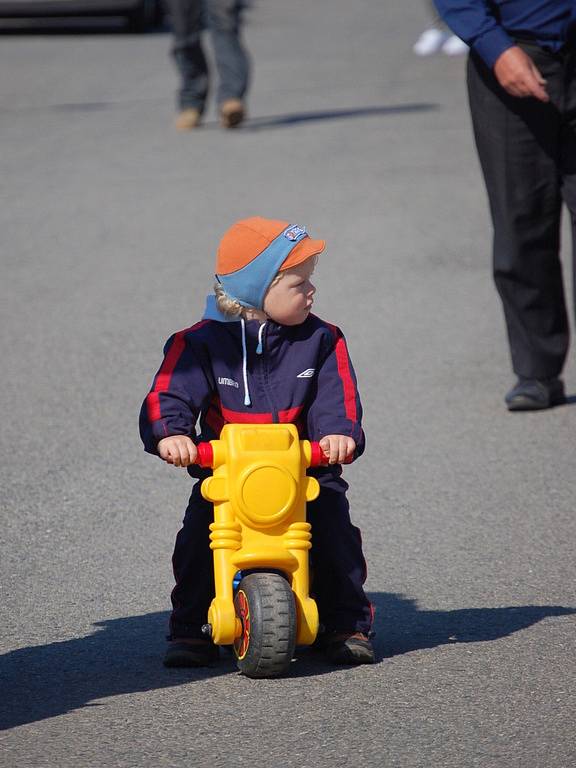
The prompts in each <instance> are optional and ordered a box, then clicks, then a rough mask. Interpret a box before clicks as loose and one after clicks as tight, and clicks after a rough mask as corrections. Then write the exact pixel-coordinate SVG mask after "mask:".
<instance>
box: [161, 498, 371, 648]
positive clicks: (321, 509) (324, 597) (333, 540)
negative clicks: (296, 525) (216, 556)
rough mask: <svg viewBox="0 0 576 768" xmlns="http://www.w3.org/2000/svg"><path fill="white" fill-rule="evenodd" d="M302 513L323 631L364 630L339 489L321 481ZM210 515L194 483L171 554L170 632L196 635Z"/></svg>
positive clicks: (205, 604) (357, 558)
mask: <svg viewBox="0 0 576 768" xmlns="http://www.w3.org/2000/svg"><path fill="white" fill-rule="evenodd" d="M342 485H343V486H344V485H345V484H344V483H342ZM307 515H308V522H310V523H311V525H312V550H311V564H312V572H313V584H312V588H311V592H312V594H313V596H314V598H315V600H316V603H317V605H318V610H319V613H320V623H321V624H322V625H323V626H324V627H325V629H326V630H327V631H333V630H336V631H350V632H364V633H368V632H369V631H370V628H371V626H372V615H373V609H372V605H371V604H370V601H369V600H368V598H367V597H366V594H365V592H364V588H363V584H364V581H365V579H366V562H365V560H364V555H363V553H362V540H361V537H360V531H359V530H358V528H356V527H355V526H354V525H352V523H351V521H350V514H349V506H348V500H347V498H346V494H345V492H344V491H343V490H342V491H337V490H334V488H332V487H326V486H322V485H321V490H320V496H319V497H318V498H317V499H316V500H315V501H312V502H309V503H308V509H307ZM212 520H213V511H212V504H211V503H210V502H207V501H206V500H205V499H203V498H202V496H201V494H200V483H197V484H196V485H195V486H194V488H193V490H192V495H191V496H190V502H189V504H188V508H187V509H186V514H185V516H184V522H183V525H182V528H181V529H180V531H179V533H178V536H177V537H176V545H175V548H174V556H173V558H172V564H173V566H174V576H175V578H176V586H175V587H174V590H173V591H172V607H173V610H172V615H171V617H170V635H171V637H172V638H198V637H202V634H201V627H202V625H203V624H205V623H206V621H207V615H208V608H209V606H210V602H211V600H212V598H213V596H214V571H213V565H212V551H211V549H210V546H209V538H208V537H209V533H210V531H209V528H208V526H209V525H210V523H211V522H212Z"/></svg>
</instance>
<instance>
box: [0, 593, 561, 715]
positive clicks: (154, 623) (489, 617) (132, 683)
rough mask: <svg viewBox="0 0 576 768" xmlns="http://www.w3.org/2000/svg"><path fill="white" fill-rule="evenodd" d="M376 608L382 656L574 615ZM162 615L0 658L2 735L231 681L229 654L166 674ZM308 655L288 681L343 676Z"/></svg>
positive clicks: (388, 601)
mask: <svg viewBox="0 0 576 768" xmlns="http://www.w3.org/2000/svg"><path fill="white" fill-rule="evenodd" d="M369 597H370V599H371V601H372V602H373V603H374V605H375V607H376V611H377V613H376V625H375V629H376V632H377V634H376V638H375V645H376V649H377V653H378V657H379V661H380V662H381V661H382V659H383V658H385V657H389V656H395V655H399V654H403V653H408V652H410V651H415V650H418V649H422V648H434V647H435V646H438V645H444V644H447V643H450V644H454V643H472V642H483V641H484V642H486V641H490V640H497V639H499V638H501V637H506V636H507V635H510V634H512V633H514V632H518V631H519V630H521V629H525V628H526V627H529V626H531V625H532V624H535V623H536V622H538V621H541V620H542V619H545V618H547V617H549V616H564V615H567V614H573V613H576V608H564V607H562V606H533V605H531V606H513V607H510V608H470V609H464V610H458V611H422V610H419V608H418V606H417V603H416V601H415V600H412V599H410V598H407V597H404V596H402V595H396V594H390V593H385V592H384V593H383V592H377V593H372V594H370V596H369ZM167 622H168V613H167V612H158V613H148V614H143V615H141V616H127V617H125V618H121V619H111V620H110V621H102V622H98V623H97V624H95V626H96V627H97V628H98V629H97V631H96V632H95V633H94V634H91V635H87V636H86V637H78V638H75V639H73V640H66V641H63V642H59V643H49V644H47V645H38V646H31V647H28V648H20V649H18V650H16V651H12V652H10V653H6V654H4V655H3V656H0V679H1V680H2V688H3V696H2V703H1V704H0V729H1V730H5V729H8V728H14V727H16V726H19V725H24V724H26V723H32V722H37V721H39V720H45V719H47V718H51V717H57V716H58V715H62V714H65V713H66V712H71V711H73V710H75V709H80V708H82V707H86V706H98V703H97V701H98V700H99V699H105V698H107V697H109V696H118V695H120V694H126V693H135V692H139V691H150V690H157V689H161V688H171V687H174V686H178V685H190V684H192V683H201V682H202V681H203V680H206V679H209V678H213V677H215V676H220V675H230V674H233V675H236V674H238V672H237V670H236V664H235V661H234V659H233V657H232V655H231V654H229V653H228V652H226V651H225V652H223V653H222V654H221V660H220V663H219V664H218V666H216V667H212V668H208V669H206V668H204V669H185V670H178V669H170V670H168V669H165V668H164V667H163V666H162V664H161V659H162V654H163V652H164V647H165V641H164V637H165V632H166V627H167ZM345 671H346V669H345V668H343V667H338V668H337V667H333V666H331V665H328V664H326V663H325V662H323V661H322V658H321V657H320V656H319V655H318V654H315V653H313V652H310V651H304V652H303V653H301V654H299V655H298V659H297V660H296V661H295V662H294V664H293V665H292V669H291V671H290V677H291V678H298V677H310V676H317V675H321V674H333V673H335V672H345Z"/></svg>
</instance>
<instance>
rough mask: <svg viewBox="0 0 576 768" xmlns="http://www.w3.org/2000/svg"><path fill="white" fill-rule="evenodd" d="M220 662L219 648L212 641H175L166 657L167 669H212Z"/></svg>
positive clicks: (169, 647)
mask: <svg viewBox="0 0 576 768" xmlns="http://www.w3.org/2000/svg"><path fill="white" fill-rule="evenodd" d="M216 661H218V646H217V645H214V644H213V643H212V642H211V641H210V640H173V641H172V642H171V643H170V645H169V646H168V650H167V651H166V655H165V656H164V666H165V667H210V666H212V664H214V663H215V662H216Z"/></svg>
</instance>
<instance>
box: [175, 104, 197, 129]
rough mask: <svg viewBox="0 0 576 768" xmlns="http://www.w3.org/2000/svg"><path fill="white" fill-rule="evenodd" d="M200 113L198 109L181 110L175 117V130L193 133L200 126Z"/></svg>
mask: <svg viewBox="0 0 576 768" xmlns="http://www.w3.org/2000/svg"><path fill="white" fill-rule="evenodd" d="M201 117H202V113H201V112H200V110H199V109H195V108H194V107H189V108H188V109H183V110H182V111H181V112H180V113H179V114H178V115H176V122H175V126H176V130H177V131H193V130H194V128H197V127H198V126H199V125H200V118H201Z"/></svg>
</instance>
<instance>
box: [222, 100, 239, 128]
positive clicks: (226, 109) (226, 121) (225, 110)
mask: <svg viewBox="0 0 576 768" xmlns="http://www.w3.org/2000/svg"><path fill="white" fill-rule="evenodd" d="M242 120H244V104H242V102H241V101H240V99H226V101H223V102H222V104H221V105H220V123H221V125H222V127H223V128H236V126H237V125H240V123H241V122H242Z"/></svg>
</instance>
